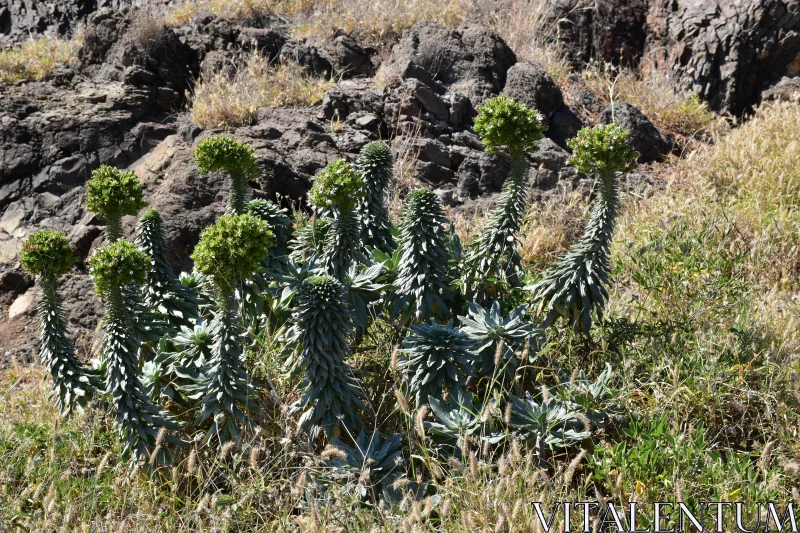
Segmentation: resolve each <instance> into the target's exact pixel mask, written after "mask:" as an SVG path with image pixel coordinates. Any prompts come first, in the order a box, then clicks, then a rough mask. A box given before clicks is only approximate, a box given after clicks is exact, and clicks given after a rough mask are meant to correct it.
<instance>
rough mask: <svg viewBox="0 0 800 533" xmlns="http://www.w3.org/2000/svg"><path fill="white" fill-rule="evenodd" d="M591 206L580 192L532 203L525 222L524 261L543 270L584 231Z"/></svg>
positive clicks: (523, 233) (523, 232)
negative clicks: (541, 202) (544, 201)
mask: <svg viewBox="0 0 800 533" xmlns="http://www.w3.org/2000/svg"><path fill="white" fill-rule="evenodd" d="M588 207H589V205H588V204H587V202H586V200H585V199H584V197H583V195H582V194H580V193H579V192H573V193H564V195H562V196H560V197H557V198H552V199H551V200H550V201H549V202H547V203H546V204H542V205H533V206H532V207H531V209H530V210H529V211H528V214H527V216H526V218H525V221H524V222H523V225H522V232H521V233H522V235H521V236H520V237H521V239H520V241H521V242H520V251H521V255H522V261H523V264H525V265H528V266H531V267H532V268H534V269H536V270H541V269H543V268H544V267H546V266H547V265H550V264H551V263H553V262H555V260H556V259H557V258H558V256H559V255H561V254H562V253H564V252H566V251H567V250H568V249H569V247H570V246H571V245H572V244H573V243H575V242H576V241H577V240H578V238H579V237H580V236H581V233H582V232H583V229H584V226H585V221H586V218H587V216H588Z"/></svg>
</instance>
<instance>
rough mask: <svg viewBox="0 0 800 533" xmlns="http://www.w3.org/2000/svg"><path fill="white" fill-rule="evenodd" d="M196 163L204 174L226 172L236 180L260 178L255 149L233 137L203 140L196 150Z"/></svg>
mask: <svg viewBox="0 0 800 533" xmlns="http://www.w3.org/2000/svg"><path fill="white" fill-rule="evenodd" d="M194 161H195V163H196V164H197V168H198V169H199V170H200V172H202V173H203V174H208V173H209V172H221V171H223V170H224V171H226V172H227V173H228V174H230V176H231V178H233V179H235V180H239V179H255V178H257V177H258V164H257V159H256V156H255V153H254V152H253V147H252V146H250V145H249V144H245V143H241V142H239V141H237V140H236V139H234V138H233V137H209V138H208V139H205V140H203V141H202V142H201V143H200V144H198V145H197V148H195V150H194Z"/></svg>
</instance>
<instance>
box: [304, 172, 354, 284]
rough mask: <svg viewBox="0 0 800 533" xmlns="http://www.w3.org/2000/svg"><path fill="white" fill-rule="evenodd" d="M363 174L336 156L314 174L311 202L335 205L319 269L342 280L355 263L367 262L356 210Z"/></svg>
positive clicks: (319, 205)
mask: <svg viewBox="0 0 800 533" xmlns="http://www.w3.org/2000/svg"><path fill="white" fill-rule="evenodd" d="M364 195H365V188H364V177H363V175H362V174H361V173H360V172H358V171H357V170H355V169H353V167H352V166H351V165H350V164H349V163H347V162H346V161H345V160H344V159H338V160H336V161H334V162H333V163H331V164H330V165H328V166H327V167H325V168H324V169H323V170H321V171H320V172H319V173H317V175H316V176H315V177H314V185H313V186H312V187H311V193H310V196H311V201H312V203H313V204H314V206H316V207H317V209H324V208H334V209H335V210H336V211H335V217H334V218H333V222H332V224H331V227H330V229H329V230H328V232H327V235H326V238H325V245H324V247H323V252H322V256H321V257H320V271H321V272H323V273H324V274H326V275H329V276H333V277H334V278H336V279H338V280H339V281H341V282H344V280H345V277H346V276H347V272H348V271H349V270H350V266H351V265H352V264H353V263H354V262H366V260H367V259H366V257H365V256H364V254H363V252H362V245H361V224H360V221H359V220H358V214H357V213H356V209H355V208H356V205H357V203H358V201H359V200H360V199H361V198H362V197H364Z"/></svg>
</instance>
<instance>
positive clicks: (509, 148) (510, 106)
mask: <svg viewBox="0 0 800 533" xmlns="http://www.w3.org/2000/svg"><path fill="white" fill-rule="evenodd" d="M542 121H543V117H542V116H541V115H540V114H539V113H538V112H536V111H533V110H530V109H528V108H527V107H525V106H524V105H522V104H518V103H516V102H514V101H513V100H511V99H510V98H508V97H507V96H505V95H500V96H498V97H497V98H492V99H490V100H488V101H487V102H486V104H485V105H484V106H483V107H481V109H480V111H479V112H478V117H477V118H476V119H475V132H476V133H478V135H480V136H481V139H482V140H483V144H484V146H485V147H486V151H487V152H496V151H501V150H502V151H506V152H508V154H509V155H510V156H511V171H510V173H509V176H508V178H507V179H506V182H505V183H504V184H503V191H502V193H501V195H500V200H499V202H498V204H497V206H496V207H495V208H494V209H493V210H492V212H491V213H490V215H489V221H488V223H487V224H486V226H485V228H484V230H483V231H482V232H481V234H480V237H478V238H477V239H475V240H474V241H473V242H472V244H471V245H470V247H469V249H468V250H467V252H466V254H465V258H464V262H463V265H462V272H463V273H462V282H463V285H464V292H465V293H466V295H467V296H468V297H470V298H472V299H475V300H476V301H478V302H485V301H491V300H495V299H497V298H499V297H500V296H502V294H501V292H502V289H504V288H505V287H515V286H517V285H518V284H519V274H520V271H521V269H522V259H521V257H520V254H519V251H518V250H517V246H516V242H517V233H518V232H519V228H520V226H521V224H522V221H523V218H524V216H525V211H526V210H527V208H528V189H527V185H528V164H527V159H526V157H525V154H526V153H527V152H529V151H532V150H536V149H537V146H536V142H537V141H538V140H539V139H541V138H542V136H543V132H544V126H543V124H542Z"/></svg>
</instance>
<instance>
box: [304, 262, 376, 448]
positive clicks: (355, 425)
mask: <svg viewBox="0 0 800 533" xmlns="http://www.w3.org/2000/svg"><path fill="white" fill-rule="evenodd" d="M298 297H299V305H298V307H297V309H296V310H295V312H294V316H293V321H294V326H293V327H294V329H295V330H297V332H298V333H299V335H298V336H297V337H296V338H297V339H298V340H299V341H300V343H301V345H300V357H301V359H302V361H301V364H303V365H304V367H305V371H304V378H303V382H302V384H301V387H302V389H303V395H302V396H301V398H300V399H299V400H298V401H297V403H296V404H295V405H293V406H292V411H291V412H292V414H297V413H302V415H301V416H300V421H299V424H298V425H299V426H300V429H302V430H303V431H305V432H306V433H308V435H309V439H310V440H311V441H315V440H316V439H317V437H318V436H319V434H320V431H321V430H324V431H325V434H326V435H327V436H328V437H329V438H331V437H338V436H339V435H340V434H341V433H342V429H343V428H344V429H346V432H349V433H350V434H356V433H357V432H358V431H359V430H360V429H361V428H362V427H363V422H362V419H361V416H360V415H359V413H358V409H366V406H365V401H366V398H365V397H364V392H363V391H362V390H361V385H360V383H359V381H358V380H357V379H356V378H355V377H353V371H352V369H351V368H350V365H348V364H347V363H346V362H345V361H346V359H347V358H348V357H349V355H350V340H351V333H352V323H353V318H352V315H351V313H350V310H349V309H348V307H347V295H346V293H345V288H344V286H343V285H342V284H341V283H339V282H338V281H337V280H336V279H334V278H332V277H330V276H314V277H311V278H309V279H307V280H305V281H303V283H302V284H301V286H300V291H299V294H298Z"/></svg>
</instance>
